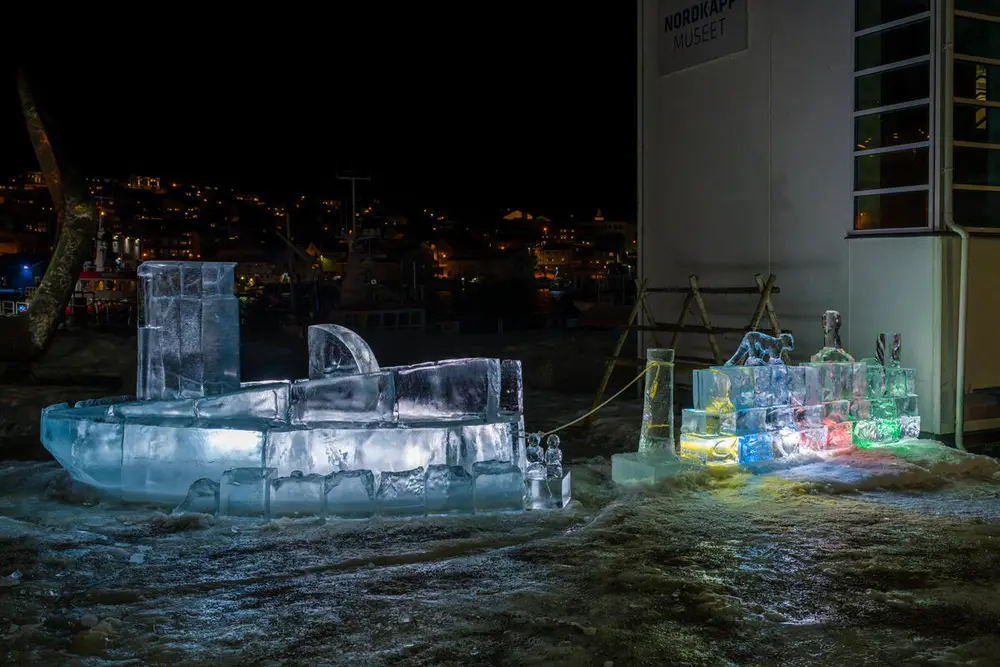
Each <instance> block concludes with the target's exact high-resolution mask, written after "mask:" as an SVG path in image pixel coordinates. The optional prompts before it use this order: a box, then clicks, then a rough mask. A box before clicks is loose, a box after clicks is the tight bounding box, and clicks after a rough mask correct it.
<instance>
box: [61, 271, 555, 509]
mask: <svg viewBox="0 0 1000 667" xmlns="http://www.w3.org/2000/svg"><path fill="white" fill-rule="evenodd" d="M233 266H234V265H233V264H222V263H209V262H204V263H203V262H147V263H145V264H143V265H142V266H141V267H140V269H139V278H140V288H141V296H140V304H139V310H140V318H139V341H138V346H139V352H138V356H139V368H138V378H137V387H138V393H139V398H140V399H142V400H138V401H136V400H135V399H133V398H131V397H115V398H108V399H95V400H87V401H79V402H77V403H76V404H75V405H73V406H70V405H69V404H66V403H62V404H59V405H53V406H50V407H48V408H45V410H43V412H42V425H41V437H42V443H43V444H44V445H45V447H46V448H47V449H48V450H49V451H50V452H51V453H52V454H53V455H54V456H55V457H56V459H57V460H58V461H59V462H60V463H61V464H62V465H63V466H64V467H65V468H66V469H67V470H68V471H69V472H70V474H71V475H72V476H73V477H74V478H75V479H77V480H79V481H81V482H85V483H87V484H91V485H93V486H96V487H98V488H101V489H103V490H106V491H109V492H113V493H118V494H121V495H122V496H123V497H124V498H125V499H127V500H136V501H146V502H155V503H164V504H170V505H177V504H178V503H180V506H181V508H182V509H183V508H191V509H193V508H195V506H196V507H197V508H198V509H199V510H200V511H204V510H205V508H206V507H208V508H211V507H216V508H218V510H219V511H221V512H222V513H224V514H250V515H262V516H269V515H281V514H290V515H295V514H317V515H329V516H333V517H345V518H356V517H368V516H372V515H375V514H384V515H391V516H398V515H422V514H442V513H452V512H458V513H462V512H466V513H467V512H481V511H491V512H493V511H520V510H524V509H525V508H529V509H530V508H540V507H558V506H563V505H565V503H566V502H568V501H569V474H568V473H566V475H562V474H561V468H560V471H559V472H560V477H561V479H560V480H559V482H560V483H559V484H555V485H553V484H549V485H547V488H545V489H540V488H536V487H539V485H538V484H534V485H533V484H531V483H526V479H525V471H526V467H527V457H526V455H525V447H524V435H523V434H524V424H523V416H522V414H523V398H522V385H521V364H520V362H519V361H501V360H498V359H454V360H448V361H440V362H433V363H425V364H417V365H414V366H401V367H392V368H380V367H379V365H378V362H377V361H376V359H375V355H374V354H373V353H372V351H371V349H370V348H369V346H368V344H367V343H365V341H364V340H363V339H362V338H361V337H360V336H358V335H357V334H356V333H354V332H352V331H350V330H348V329H345V328H343V327H339V326H336V325H332V324H324V325H318V326H313V327H310V328H309V336H308V343H309V378H308V379H305V380H297V381H294V382H291V381H276V382H251V383H241V382H240V376H239V313H238V305H237V303H236V298H235V297H234V296H233ZM563 482H564V483H563ZM551 488H557V489H558V492H557V495H559V497H558V498H555V499H553V498H552V497H551V496H552V495H553V493H552V491H551ZM532 489H536V490H537V491H538V493H543V492H544V493H546V494H547V495H546V497H545V498H534V497H533V496H532V494H533V493H534V491H532Z"/></svg>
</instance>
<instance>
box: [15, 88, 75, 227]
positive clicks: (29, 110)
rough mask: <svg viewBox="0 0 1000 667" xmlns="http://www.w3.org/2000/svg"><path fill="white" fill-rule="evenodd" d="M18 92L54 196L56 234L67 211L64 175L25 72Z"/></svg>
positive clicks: (50, 190) (42, 167) (40, 161)
mask: <svg viewBox="0 0 1000 667" xmlns="http://www.w3.org/2000/svg"><path fill="white" fill-rule="evenodd" d="M17 92H18V94H19V95H20V97H21V111H22V112H23V113H24V120H25V122H26V123H27V124H28V136H29V137H30V138H31V146H32V148H34V149H35V158H36V159H37V160H38V164H39V166H40V167H41V169H42V176H43V177H44V178H45V185H46V187H48V189H49V195H51V196H52V205H53V207H54V208H55V210H56V234H55V238H56V239H58V238H59V232H60V230H61V228H62V221H63V212H64V211H65V199H64V197H63V181H62V174H60V172H59V162H58V160H56V154H55V151H54V150H52V142H51V141H50V140H49V134H48V132H46V131H45V123H44V122H43V121H42V117H41V114H39V112H38V105H36V104H35V98H34V96H33V95H32V94H31V89H30V88H29V87H28V79H27V77H25V75H24V70H18V72H17Z"/></svg>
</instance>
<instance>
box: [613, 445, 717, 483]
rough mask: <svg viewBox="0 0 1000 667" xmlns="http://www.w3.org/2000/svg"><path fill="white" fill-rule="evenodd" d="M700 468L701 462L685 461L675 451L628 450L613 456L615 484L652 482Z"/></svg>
mask: <svg viewBox="0 0 1000 667" xmlns="http://www.w3.org/2000/svg"><path fill="white" fill-rule="evenodd" d="M699 468H701V464H700V463H697V462H691V461H683V460H681V459H680V458H678V457H677V455H676V454H674V453H673V451H661V452H654V453H648V454H647V453H644V452H628V453H627V454H615V455H613V456H612V457H611V479H612V480H614V482H615V484H643V483H652V482H656V481H659V480H661V479H666V478H667V477H674V476H675V475H677V474H679V473H682V472H687V471H689V470H698V469H699Z"/></svg>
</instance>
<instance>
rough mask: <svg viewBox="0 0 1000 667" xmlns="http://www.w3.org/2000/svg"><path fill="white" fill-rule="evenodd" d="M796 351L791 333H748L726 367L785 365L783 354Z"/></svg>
mask: <svg viewBox="0 0 1000 667" xmlns="http://www.w3.org/2000/svg"><path fill="white" fill-rule="evenodd" d="M794 349H795V339H794V338H793V337H792V334H790V333H783V334H780V335H778V336H777V337H775V336H768V335H767V334H766V333H763V332H761V331H748V332H746V333H745V334H744V335H743V340H742V341H741V342H740V346H739V347H738V348H736V352H734V353H733V356H732V357H730V358H729V361H727V362H726V364H725V365H726V366H735V365H737V364H739V363H741V362H742V363H743V365H744V366H760V365H762V364H783V363H785V362H784V361H782V354H784V353H785V352H791V351H792V350H794Z"/></svg>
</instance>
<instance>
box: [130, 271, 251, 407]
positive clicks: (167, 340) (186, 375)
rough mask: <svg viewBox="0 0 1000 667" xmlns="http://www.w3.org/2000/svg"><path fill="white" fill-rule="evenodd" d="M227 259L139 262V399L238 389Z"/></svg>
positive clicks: (235, 320) (236, 319)
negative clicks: (213, 260)
mask: <svg viewBox="0 0 1000 667" xmlns="http://www.w3.org/2000/svg"><path fill="white" fill-rule="evenodd" d="M234 266H236V265H235V264H233V263H229V262H145V263H144V264H142V265H140V266H139V271H138V274H139V291H138V303H139V317H138V325H139V342H138V348H139V358H138V373H137V376H136V393H137V395H138V397H139V399H140V400H164V399H171V398H192V397H196V396H207V395H210V394H224V393H226V392H230V391H235V390H237V389H239V388H240V312H239V301H238V299H237V298H236V296H235V295H234V294H233V267H234Z"/></svg>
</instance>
